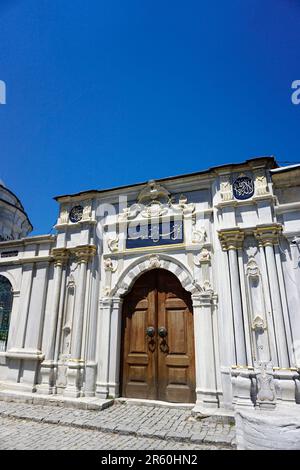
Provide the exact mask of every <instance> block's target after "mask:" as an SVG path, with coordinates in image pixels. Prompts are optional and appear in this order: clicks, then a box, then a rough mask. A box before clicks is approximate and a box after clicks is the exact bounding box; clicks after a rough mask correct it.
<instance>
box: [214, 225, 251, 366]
mask: <svg viewBox="0 0 300 470" xmlns="http://www.w3.org/2000/svg"><path fill="white" fill-rule="evenodd" d="M219 238H220V241H221V244H222V248H223V250H226V251H227V253H228V260H229V272H230V284H231V299H232V313H233V323H234V336H235V351H236V363H237V365H238V366H246V365H247V356H246V342H245V331H244V319H243V306H242V298H241V286H240V275H239V265H238V253H237V251H238V250H239V249H241V248H242V246H243V240H244V232H243V231H242V230H240V229H232V230H227V229H226V230H222V231H220V232H219Z"/></svg>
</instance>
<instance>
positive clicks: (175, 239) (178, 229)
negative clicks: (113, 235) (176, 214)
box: [126, 220, 184, 249]
mask: <svg viewBox="0 0 300 470" xmlns="http://www.w3.org/2000/svg"><path fill="white" fill-rule="evenodd" d="M183 241H184V234H183V222H182V220H180V221H178V220H171V221H168V222H153V223H148V224H144V225H141V224H138V225H134V224H129V225H128V228H127V238H126V248H127V249H130V248H143V247H151V246H153V247H155V246H158V245H173V244H176V243H183Z"/></svg>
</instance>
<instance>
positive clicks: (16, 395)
mask: <svg viewBox="0 0 300 470" xmlns="http://www.w3.org/2000/svg"><path fill="white" fill-rule="evenodd" d="M0 400H2V401H6V402H14V403H28V404H33V405H45V406H51V405H52V406H62V407H66V408H76V409H78V410H98V411H100V410H104V409H105V408H108V407H109V406H111V405H112V404H113V403H114V400H104V399H100V398H95V397H82V398H70V397H64V396H63V395H41V394H38V393H29V392H21V391H15V390H0Z"/></svg>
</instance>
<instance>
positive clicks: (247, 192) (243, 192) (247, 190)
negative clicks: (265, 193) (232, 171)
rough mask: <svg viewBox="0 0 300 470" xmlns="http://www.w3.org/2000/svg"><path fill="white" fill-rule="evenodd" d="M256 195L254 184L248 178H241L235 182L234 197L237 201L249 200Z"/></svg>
mask: <svg viewBox="0 0 300 470" xmlns="http://www.w3.org/2000/svg"><path fill="white" fill-rule="evenodd" d="M253 194H254V182H253V180H252V179H251V178H249V177H248V176H239V177H238V178H237V179H236V180H234V182H233V195H234V197H235V198H236V199H241V200H243V199H249V198H250V197H252V196H253Z"/></svg>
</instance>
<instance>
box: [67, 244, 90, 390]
mask: <svg viewBox="0 0 300 470" xmlns="http://www.w3.org/2000/svg"><path fill="white" fill-rule="evenodd" d="M74 253H75V256H76V258H77V260H78V268H79V274H78V281H77V289H76V297H75V312H74V341H73V342H72V349H71V358H70V360H69V362H68V370H67V386H66V388H65V390H64V395H65V396H68V397H74V398H77V397H79V396H80V395H81V387H82V371H83V367H84V359H83V357H82V333H83V325H84V313H85V312H84V306H85V297H86V276H87V265H88V262H89V260H90V259H91V258H92V257H93V256H94V255H95V253H96V247H95V246H94V245H84V246H79V247H77V248H75V249H74Z"/></svg>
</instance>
